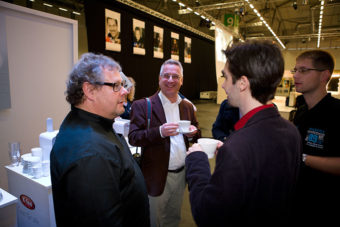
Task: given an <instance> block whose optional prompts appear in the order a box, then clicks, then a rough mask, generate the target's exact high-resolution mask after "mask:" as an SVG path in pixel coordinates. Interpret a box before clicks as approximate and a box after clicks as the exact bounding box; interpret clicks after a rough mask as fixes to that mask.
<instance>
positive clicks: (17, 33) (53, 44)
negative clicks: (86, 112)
mask: <svg viewBox="0 0 340 227" xmlns="http://www.w3.org/2000/svg"><path fill="white" fill-rule="evenodd" d="M9 7H10V8H9ZM0 16H1V18H5V20H3V21H5V23H0V26H4V25H5V26H6V30H5V31H6V34H0V38H4V37H5V38H6V39H7V50H8V67H9V79H10V96H11V108H9V109H5V110H0V135H1V136H0V187H1V188H3V189H4V190H8V185H7V182H8V181H7V173H6V169H5V166H6V165H9V164H10V159H9V155H8V150H9V149H8V143H9V142H13V141H19V142H20V143H21V148H22V153H28V152H30V149H31V148H33V147H37V146H39V135H40V133H42V132H44V131H46V118H48V117H51V118H53V122H54V128H55V129H59V125H60V124H61V122H62V120H63V119H64V117H65V115H66V114H67V112H68V111H69V109H70V107H69V105H68V104H67V102H66V101H65V95H64V91H65V89H66V86H65V82H66V79H67V75H68V73H69V71H70V70H71V68H72V66H73V64H74V62H75V61H76V60H77V58H78V25H77V21H74V20H71V19H66V18H63V17H59V16H54V15H51V14H46V13H42V12H39V11H35V10H31V9H28V8H25V7H20V6H16V5H11V4H8V3H5V2H1V1H0ZM22 34H25V35H24V36H22ZM23 37H24V40H23ZM23 41H25V42H23ZM0 53H1V54H2V56H0V57H6V58H7V54H5V53H3V52H2V51H0Z"/></svg>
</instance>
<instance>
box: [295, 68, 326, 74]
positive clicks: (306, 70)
mask: <svg viewBox="0 0 340 227" xmlns="http://www.w3.org/2000/svg"><path fill="white" fill-rule="evenodd" d="M311 70H315V71H319V72H322V71H324V70H326V69H312V68H298V69H297V68H294V69H292V70H290V72H291V73H293V74H294V73H296V72H299V73H306V72H308V71H311Z"/></svg>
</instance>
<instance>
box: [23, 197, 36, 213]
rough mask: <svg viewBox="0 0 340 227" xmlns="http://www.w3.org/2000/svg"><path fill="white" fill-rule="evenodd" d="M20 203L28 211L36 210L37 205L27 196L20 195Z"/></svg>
mask: <svg viewBox="0 0 340 227" xmlns="http://www.w3.org/2000/svg"><path fill="white" fill-rule="evenodd" d="M20 201H21V202H22V204H24V206H25V207H27V208H28V209H30V210H34V209H35V204H34V202H33V200H32V199H31V198H30V197H28V196H27V195H20Z"/></svg>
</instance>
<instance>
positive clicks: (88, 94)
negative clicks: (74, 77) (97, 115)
mask: <svg viewBox="0 0 340 227" xmlns="http://www.w3.org/2000/svg"><path fill="white" fill-rule="evenodd" d="M82 88H83V92H84V96H85V98H86V99H89V100H93V99H94V91H95V87H94V85H92V84H90V83H89V82H84V83H83V86H82Z"/></svg>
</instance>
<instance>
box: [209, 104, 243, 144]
mask: <svg viewBox="0 0 340 227" xmlns="http://www.w3.org/2000/svg"><path fill="white" fill-rule="evenodd" d="M239 119H240V112H239V109H238V108H236V107H233V106H230V105H229V103H228V99H225V100H223V102H222V103H221V106H220V110H219V111H218V115H217V117H216V120H215V122H214V124H213V125H212V129H211V132H212V135H213V137H214V139H218V140H220V141H222V142H223V141H225V140H226V139H227V138H228V136H229V135H230V133H231V132H233V131H234V125H235V123H236V122H237V121H238V120H239Z"/></svg>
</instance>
